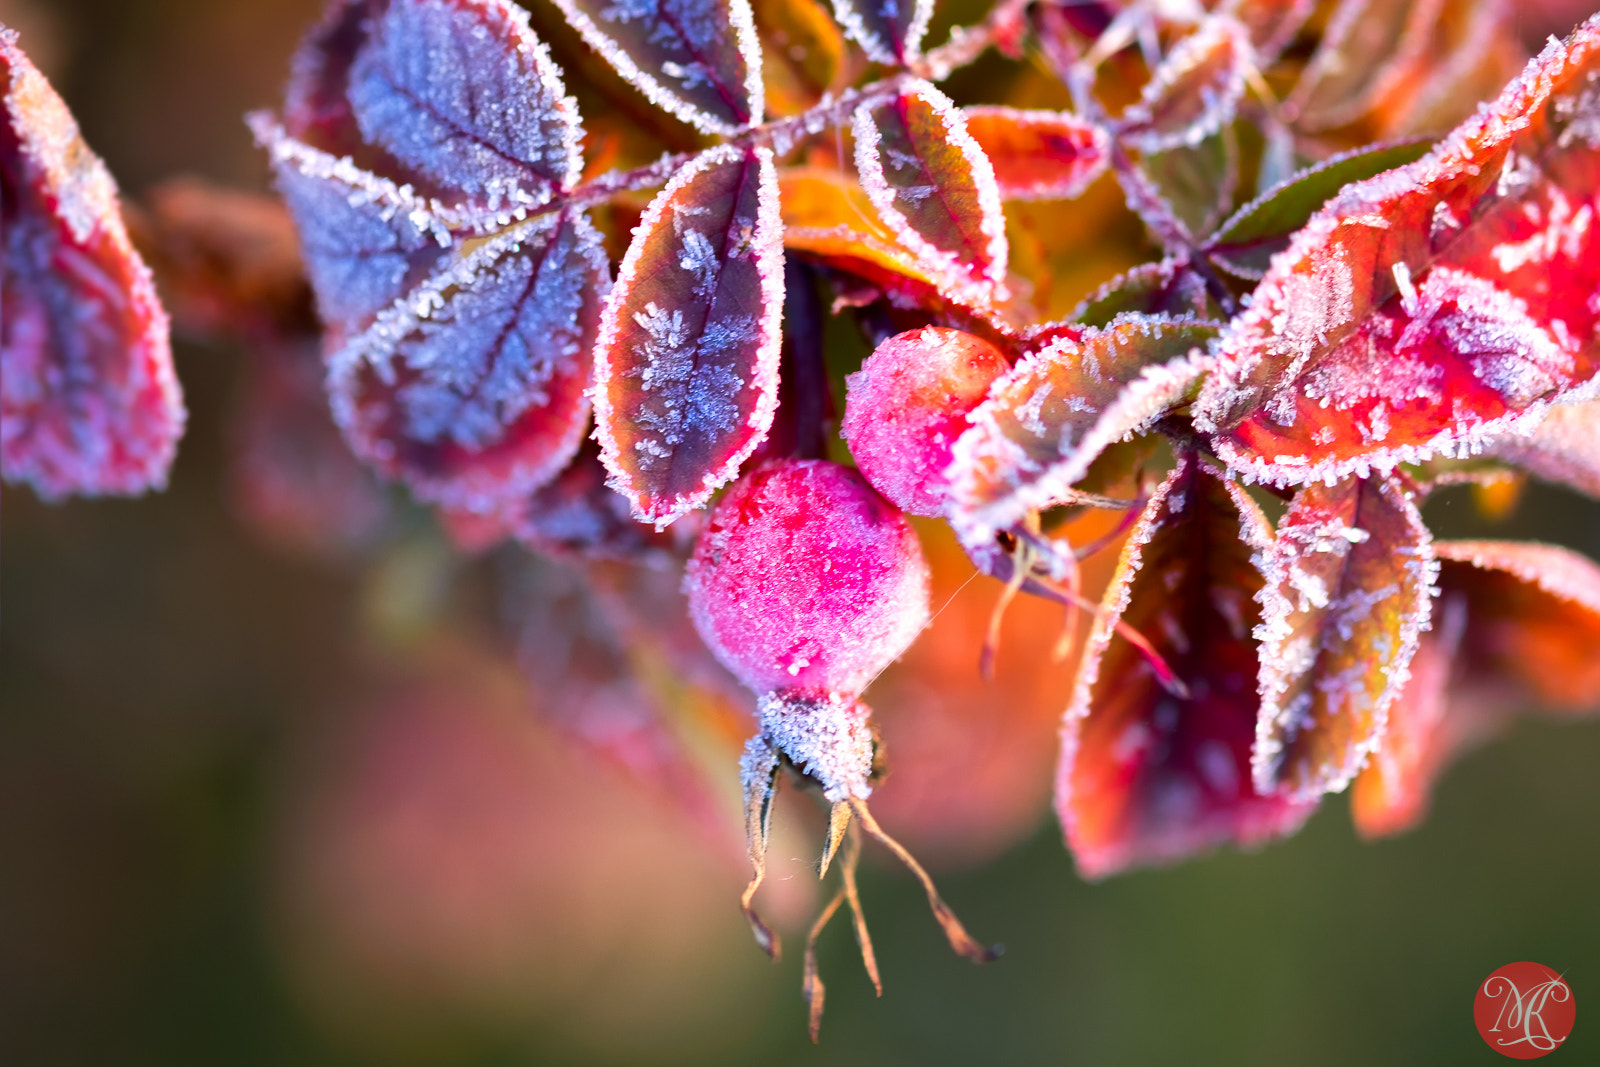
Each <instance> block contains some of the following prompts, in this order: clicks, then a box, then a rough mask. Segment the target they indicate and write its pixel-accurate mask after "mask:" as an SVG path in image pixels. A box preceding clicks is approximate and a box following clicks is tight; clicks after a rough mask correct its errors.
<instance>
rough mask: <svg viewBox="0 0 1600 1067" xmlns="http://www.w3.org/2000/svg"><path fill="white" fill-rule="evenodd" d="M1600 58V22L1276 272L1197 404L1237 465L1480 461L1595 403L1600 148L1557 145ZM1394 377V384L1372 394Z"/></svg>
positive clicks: (1290, 471)
mask: <svg viewBox="0 0 1600 1067" xmlns="http://www.w3.org/2000/svg"><path fill="white" fill-rule="evenodd" d="M1597 45H1600V19H1591V20H1590V21H1589V22H1588V23H1586V24H1585V25H1584V26H1583V27H1581V28H1580V29H1579V30H1578V31H1576V32H1575V33H1574V35H1573V36H1572V37H1571V38H1570V39H1569V40H1568V41H1567V42H1566V43H1562V42H1554V41H1553V42H1552V43H1551V44H1550V46H1549V47H1547V48H1546V49H1545V51H1544V53H1543V54H1542V55H1541V56H1540V57H1539V58H1538V59H1536V60H1534V61H1533V62H1532V63H1531V64H1530V65H1529V67H1528V69H1527V70H1526V71H1525V72H1524V74H1523V75H1522V76H1521V77H1520V78H1518V79H1517V80H1516V81H1514V82H1513V83H1512V84H1511V85H1510V86H1508V87H1507V88H1506V90H1505V91H1504V92H1503V93H1502V94H1501V96H1500V98H1499V99H1498V100H1496V101H1494V102H1493V103H1492V104H1489V105H1485V106H1484V107H1483V109H1482V110H1480V112H1479V113H1478V115H1477V116H1475V117H1474V118H1473V119H1471V120H1469V121H1468V122H1467V123H1466V124H1465V125H1463V126H1462V127H1460V128H1459V129H1457V130H1456V131H1455V132H1454V133H1452V134H1451V135H1450V136H1449V137H1448V138H1447V139H1446V140H1445V141H1443V142H1442V143H1441V144H1440V145H1439V146H1438V147H1437V148H1435V149H1434V150H1433V151H1432V152H1430V153H1429V154H1428V155H1427V156H1425V157H1423V158H1422V159H1420V160H1418V161H1417V162H1415V163H1412V164H1408V165H1406V166H1403V167H1400V168H1398V169H1396V170H1392V171H1388V172H1386V173H1383V174H1380V175H1378V176H1376V177H1374V178H1371V179H1368V180H1366V181H1362V182H1358V183H1355V184H1353V185H1350V186H1347V187H1346V188H1345V189H1344V190H1343V191H1342V192H1341V193H1340V194H1339V195H1338V196H1336V197H1334V198H1333V199H1332V200H1330V201H1329V202H1328V203H1327V204H1326V205H1325V206H1324V207H1323V208H1322V209H1321V210H1320V211H1319V212H1318V213H1317V214H1316V215H1315V216H1313V217H1312V219H1311V221H1310V222H1309V223H1308V224H1307V225H1306V227H1305V228H1304V229H1302V230H1301V231H1300V232H1299V233H1298V234H1297V235H1296V236H1295V237H1294V239H1293V241H1292V242H1291V244H1290V246H1289V248H1288V250H1287V251H1285V252H1283V253H1281V254H1279V255H1278V256H1277V257H1275V258H1274V259H1273V260H1272V264H1271V267H1270V268H1269V269H1268V271H1267V272H1266V275H1265V277H1264V278H1263V280H1262V282H1261V285H1260V286H1259V287H1258V288H1257V290H1256V292H1255V294H1254V295H1253V297H1252V300H1251V304H1250V307H1249V309H1248V310H1247V311H1246V312H1245V313H1244V314H1242V315H1240V316H1239V317H1238V318H1236V319H1235V320H1234V321H1233V322H1232V323H1230V324H1229V325H1228V327H1227V329H1226V330H1224V332H1223V335H1222V337H1221V338H1220V339H1219V341H1218V345H1217V352H1218V355H1219V356H1220V357H1221V362H1220V364H1219V368H1218V372H1217V374H1216V375H1214V376H1213V377H1212V379H1211V380H1210V381H1209V382H1208V384H1207V386H1206V388H1205V390H1204V392H1203V393H1202V395H1201V399H1200V402H1199V404H1198V405H1197V406H1196V424H1197V426H1198V427H1199V428H1200V429H1202V430H1203V431H1206V432H1215V433H1217V434H1218V436H1217V438H1216V447H1217V451H1218V454H1219V455H1220V456H1221V457H1222V458H1223V459H1224V460H1225V461H1227V462H1228V463H1229V464H1231V465H1233V466H1235V467H1238V468H1240V469H1241V470H1243V471H1244V472H1245V473H1246V474H1247V475H1248V476H1250V477H1256V478H1264V479H1268V480H1271V481H1274V482H1278V483H1280V484H1295V483H1299V482H1303V481H1306V480H1309V479H1318V480H1330V479H1334V480H1336V479H1337V478H1339V477H1341V476H1343V475H1345V474H1347V473H1351V472H1355V473H1364V472H1367V471H1370V470H1388V469H1391V468H1392V467H1394V466H1395V465H1397V464H1399V463H1403V462H1412V461H1415V460H1420V459H1425V458H1427V457H1428V456H1430V455H1433V454H1438V453H1443V454H1446V455H1451V454H1463V453H1466V452H1470V451H1473V450H1477V449H1480V448H1481V447H1483V445H1484V444H1486V443H1487V442H1489V441H1491V440H1493V439H1495V438H1496V437H1500V436H1504V435H1506V434H1508V433H1513V432H1519V431H1521V430H1525V429H1527V428H1530V427H1531V426H1533V425H1534V424H1536V423H1537V421H1538V420H1539V419H1540V418H1542V417H1543V415H1544V413H1545V411H1546V410H1547V408H1548V405H1549V404H1550V403H1551V402H1554V401H1557V400H1563V399H1565V400H1579V399H1582V398H1584V397H1585V396H1588V395H1591V394H1592V393H1594V392H1596V391H1600V386H1597V385H1596V384H1595V380H1596V375H1597V372H1600V301H1597V300H1596V299H1595V297H1594V294H1595V293H1596V292H1597V291H1600V254H1597V253H1596V238H1595V234H1596V229H1595V227H1594V226H1593V225H1592V224H1591V220H1592V219H1593V218H1594V215H1595V211H1596V208H1597V205H1596V202H1595V201H1596V195H1597V191H1600V190H1597V185H1596V175H1600V148H1590V147H1588V146H1587V145H1586V144H1584V143H1582V142H1581V141H1580V140H1578V139H1570V140H1568V143H1567V144H1566V145H1565V146H1563V131H1564V130H1566V129H1568V128H1570V126H1571V124H1572V123H1573V122H1577V121H1582V120H1583V118H1584V112H1583V107H1584V106H1585V105H1583V103H1582V100H1583V97H1582V89H1583V86H1585V85H1587V84H1588V79H1589V78H1590V77H1591V76H1592V75H1593V73H1594V72H1595V71H1596V70H1600V49H1597ZM1402 282H1404V283H1406V285H1409V287H1410V291H1409V293H1408V292H1407V291H1405V286H1404V285H1402ZM1391 365H1392V366H1393V368H1394V369H1395V371H1396V372H1397V374H1396V376H1395V378H1394V380H1390V381H1384V382H1381V383H1380V382H1372V383H1369V384H1368V385H1366V386H1361V385H1360V384H1359V379H1360V378H1361V377H1362V376H1363V375H1367V376H1376V377H1378V378H1387V377H1389V375H1388V370H1387V368H1389V367H1390V366H1391ZM1339 395H1343V396H1345V397H1347V398H1350V399H1351V401H1352V402H1351V403H1350V404H1341V403H1339V402H1338V401H1337V400H1336V399H1335V398H1336V397H1337V396H1339Z"/></svg>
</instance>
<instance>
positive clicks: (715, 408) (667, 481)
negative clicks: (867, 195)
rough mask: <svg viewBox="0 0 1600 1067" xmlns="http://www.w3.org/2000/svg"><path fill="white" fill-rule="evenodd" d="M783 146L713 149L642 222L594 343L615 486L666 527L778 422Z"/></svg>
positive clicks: (598, 406)
mask: <svg viewBox="0 0 1600 1067" xmlns="http://www.w3.org/2000/svg"><path fill="white" fill-rule="evenodd" d="M781 241H782V222H781V220H780V219H779V218H778V205H777V174H776V171H775V170H774V168H773V165H772V153H771V152H770V150H768V149H765V148H758V149H754V150H751V151H743V150H740V149H736V148H732V147H725V148H718V149H712V150H710V151H708V152H706V153H705V154H703V155H701V156H700V157H699V158H697V159H696V160H695V161H694V162H693V163H691V164H690V165H689V166H687V167H685V168H684V169H683V170H681V171H679V172H678V173H677V175H675V176H674V178H673V180H672V181H671V182H669V183H668V184H667V186H666V188H664V189H662V190H661V192H660V193H659V194H657V196H656V198H655V200H654V202H652V203H651V205H650V209H649V210H648V211H646V212H645V215H644V218H643V219H641V220H640V222H639V228H638V230H637V231H636V235H635V237H634V241H633V244H631V245H630V246H629V248H628V254H627V256H625V257H624V258H623V261H622V267H621V270H620V271H619V273H618V275H617V286H616V289H615V290H614V291H613V292H612V295H611V299H610V301H609V302H608V303H607V305H606V309H605V317H604V321H603V323H602V326H601V332H600V338H599V341H598V343H597V345H596V348H595V352H596V362H595V385H594V397H595V421H596V424H597V426H596V434H597V435H598V438H599V441H600V445H601V455H602V457H603V459H604V460H605V464H606V467H607V469H608V470H610V471H611V475H612V485H613V486H614V487H615V488H616V489H617V490H618V491H619V492H621V493H623V494H624V495H626V496H627V497H628V499H629V500H630V501H632V503H633V507H634V514H635V515H636V516H637V517H638V518H640V519H641V520H647V521H651V522H655V523H657V524H659V525H665V524H667V523H669V522H671V521H672V520H674V519H676V518H677V517H678V516H679V515H682V514H683V513H684V512H686V511H688V510H690V509H691V508H695V507H699V506H700V505H702V504H704V503H705V502H706V500H707V499H708V498H709V497H710V496H711V494H712V493H713V492H715V491H716V490H717V489H718V488H720V487H721V486H722V485H724V484H726V483H727V482H728V481H729V480H730V479H731V478H732V477H733V476H734V474H735V473H736V472H737V471H738V469H739V465H740V464H741V463H743V462H744V461H745V460H746V459H748V458H749V457H750V455H751V453H752V452H754V451H755V448H756V446H757V445H758V444H760V443H761V439H762V438H763V437H765V436H766V434H767V430H768V428H769V427H771V425H772V416H773V412H774V410H775V409H776V407H777V402H778V396H777V390H778V381H777V377H778V353H779V344H780V342H781V337H780V334H779V322H780V320H781V316H782V313H783V267H782V255H783V249H782V244H781Z"/></svg>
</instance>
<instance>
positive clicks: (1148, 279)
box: [1072, 257, 1218, 327]
mask: <svg viewBox="0 0 1600 1067" xmlns="http://www.w3.org/2000/svg"><path fill="white" fill-rule="evenodd" d="M1217 310H1218V309H1217V308H1216V305H1215V303H1214V302H1213V301H1212V300H1211V299H1210V297H1209V296H1208V294H1207V293H1206V284H1205V281H1204V280H1203V279H1202V278H1201V277H1200V276H1199V275H1198V274H1196V273H1195V272H1194V271H1192V270H1190V269H1189V264H1188V261H1187V260H1186V259H1184V258H1182V257H1170V258H1167V259H1163V260H1160V261H1159V262H1155V263H1142V264H1140V265H1139V266H1137V267H1134V268H1133V269H1132V270H1130V271H1127V272H1126V273H1124V274H1119V275H1117V276H1116V277H1115V278H1113V279H1111V280H1110V281H1109V282H1107V283H1106V284H1104V285H1102V286H1101V287H1100V288H1098V289H1096V290H1095V291H1094V292H1092V293H1090V294H1089V295H1088V296H1086V297H1084V298H1083V301H1082V303H1080V304H1079V305H1078V306H1077V307H1076V308H1074V309H1073V311H1072V319H1073V320H1074V321H1075V322H1081V323H1083V324H1084V325H1085V326H1100V327H1103V326H1108V325H1110V324H1111V322H1112V320H1113V319H1115V318H1116V317H1117V316H1118V315H1123V314H1134V315H1166V316H1169V317H1172V318H1181V317H1183V316H1185V315H1191V316H1199V317H1201V318H1211V317H1213V315H1212V312H1215V311H1217Z"/></svg>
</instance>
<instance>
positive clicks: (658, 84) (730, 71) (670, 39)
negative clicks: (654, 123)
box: [555, 0, 765, 135]
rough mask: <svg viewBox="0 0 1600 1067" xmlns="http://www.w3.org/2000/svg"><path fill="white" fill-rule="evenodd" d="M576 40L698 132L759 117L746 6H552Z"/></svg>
mask: <svg viewBox="0 0 1600 1067" xmlns="http://www.w3.org/2000/svg"><path fill="white" fill-rule="evenodd" d="M555 4H556V6H557V7H559V8H560V9H561V13H562V14H563V15H565V16H566V17H567V21H568V22H570V23H571V24H572V26H573V28H574V29H576V30H577V31H578V32H579V33H580V34H582V35H583V39H584V41H585V42H586V43H587V44H588V45H589V47H590V48H593V49H594V50H595V51H596V52H599V53H600V54H601V55H602V56H604V57H605V60H606V62H608V63H610V64H611V65H612V66H613V67H615V68H616V70H617V73H618V74H621V75H622V76H623V78H625V79H627V81H628V82H629V84H631V85H633V86H634V87H635V88H637V89H638V90H639V91H640V92H642V93H643V94H644V95H645V97H646V98H647V99H649V101H650V102H651V103H652V104H654V105H656V106H657V107H659V108H661V109H662V110H663V111H666V112H669V113H670V114H672V115H675V116H676V117H678V118H680V119H682V120H683V121H684V122H687V123H689V124H690V125H691V126H693V127H694V128H695V129H697V130H700V131H702V132H704V133H717V134H723V135H728V134H733V133H736V132H738V131H739V130H740V129H741V128H743V127H746V126H757V125H760V124H761V121H762V118H763V107H764V106H765V102H764V99H763V97H764V90H763V89H762V82H761V41H760V40H759V39H758V38H757V37H756V23H755V16H754V15H753V14H751V11H750V0H555Z"/></svg>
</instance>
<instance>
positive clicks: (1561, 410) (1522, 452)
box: [1488, 400, 1600, 497]
mask: <svg viewBox="0 0 1600 1067" xmlns="http://www.w3.org/2000/svg"><path fill="white" fill-rule="evenodd" d="M1488 453H1489V454H1490V455H1492V456H1495V457H1496V458H1498V459H1503V460H1505V461H1506V462H1507V463H1514V464H1516V465H1517V466H1519V467H1521V468H1522V469H1523V470H1526V471H1530V472H1532V473H1533V474H1535V475H1538V476H1539V477H1540V478H1543V479H1544V480H1545V481H1547V482H1554V483H1555V484H1557V485H1565V486H1568V487H1569V488H1572V489H1576V490H1578V491H1579V492H1580V493H1588V494H1589V495H1590V496H1593V497H1600V400H1590V401H1588V402H1587V403H1583V404H1557V405H1556V406H1554V407H1552V408H1551V409H1550V414H1548V415H1546V416H1545V417H1544V418H1543V419H1542V420H1540V421H1539V422H1538V423H1537V424H1536V425H1534V426H1533V427H1532V428H1530V429H1528V430H1525V431H1524V432H1522V433H1518V434H1508V435H1507V436H1505V437H1502V438H1500V439H1499V440H1497V441H1495V442H1494V443H1493V444H1491V445H1490V446H1489V448H1488Z"/></svg>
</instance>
